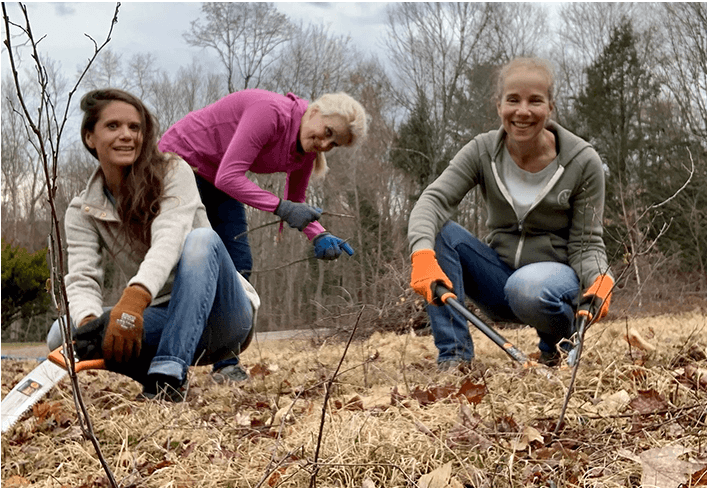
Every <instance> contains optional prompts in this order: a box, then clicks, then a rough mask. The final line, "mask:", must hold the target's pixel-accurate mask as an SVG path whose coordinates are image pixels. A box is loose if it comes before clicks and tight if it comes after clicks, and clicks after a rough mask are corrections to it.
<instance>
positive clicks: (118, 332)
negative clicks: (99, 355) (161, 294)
mask: <svg viewBox="0 0 709 489" xmlns="http://www.w3.org/2000/svg"><path fill="white" fill-rule="evenodd" d="M150 301H151V297H150V292H148V291H147V290H145V289H144V288H142V287H140V286H137V285H131V286H129V287H126V288H125V290H124V291H123V295H122V296H121V300H119V301H118V304H116V305H115V306H114V308H113V310H112V311H111V318H110V321H109V323H108V328H107V329H106V336H104V338H103V358H104V359H105V360H115V361H116V362H118V363H123V362H128V361H130V360H131V359H132V358H138V355H140V345H141V343H142V341H143V311H144V310H145V308H146V307H148V304H150Z"/></svg>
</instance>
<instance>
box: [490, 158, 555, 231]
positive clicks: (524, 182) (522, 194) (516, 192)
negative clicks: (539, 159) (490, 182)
mask: <svg viewBox="0 0 709 489" xmlns="http://www.w3.org/2000/svg"><path fill="white" fill-rule="evenodd" d="M558 168H559V163H558V162H557V158H554V160H553V161H552V162H551V163H549V164H548V165H547V166H546V168H544V169H543V170H542V171H538V172H536V173H531V172H528V171H526V170H523V169H521V168H520V167H519V166H517V163H515V162H514V160H513V159H512V156H511V155H510V152H509V150H508V149H507V148H506V147H505V148H504V150H503V152H502V176H501V178H502V182H503V183H504V184H505V186H506V187H507V190H509V192H510V195H511V196H512V204H513V206H514V209H515V213H516V214H517V217H522V216H524V215H525V213H526V212H527V211H528V210H529V208H530V207H531V206H532V204H533V203H534V199H536V197H537V195H539V193H540V192H541V191H542V190H543V189H544V187H545V186H546V184H547V183H549V180H551V178H552V177H553V176H554V173H555V172H556V170H557V169H558Z"/></svg>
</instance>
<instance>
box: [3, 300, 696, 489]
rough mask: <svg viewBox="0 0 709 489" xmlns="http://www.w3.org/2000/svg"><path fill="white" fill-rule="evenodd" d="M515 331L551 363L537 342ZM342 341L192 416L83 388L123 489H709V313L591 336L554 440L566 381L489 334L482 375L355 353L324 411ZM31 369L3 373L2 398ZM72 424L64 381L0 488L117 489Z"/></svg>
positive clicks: (41, 408) (6, 468) (92, 379)
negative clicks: (525, 361) (520, 359)
mask: <svg viewBox="0 0 709 489" xmlns="http://www.w3.org/2000/svg"><path fill="white" fill-rule="evenodd" d="M353 326H354V324H353ZM503 333H504V334H505V336H507V337H508V339H509V340H510V341H512V342H513V343H514V344H515V345H516V346H517V347H518V348H519V349H521V350H522V351H524V352H526V353H528V354H529V353H532V352H534V351H535V350H536V341H535V334H534V332H533V331H532V330H531V329H529V328H525V329H516V330H505V331H504V332H503ZM343 336H344V335H341V336H339V337H332V338H328V339H325V340H322V341H314V340H289V341H278V342H269V343H261V344H253V345H252V346H251V347H250V348H249V350H247V351H246V352H245V353H244V354H243V356H242V361H243V363H244V365H245V366H246V367H248V369H249V370H250V374H251V378H250V380H249V381H248V382H246V383H244V384H243V385H239V386H229V387H224V386H221V385H218V384H215V383H213V382H212V381H211V379H210V377H209V369H208V368H206V367H200V368H194V369H192V370H191V373H190V388H189V393H188V397H187V402H186V403H181V404H166V403H161V402H154V401H150V402H138V401H135V400H133V399H134V398H135V396H136V395H137V394H138V393H139V391H140V386H139V385H138V384H136V383H135V382H133V381H131V380H129V379H127V378H125V377H122V376H120V375H117V374H113V373H110V372H105V371H89V372H82V373H80V374H79V377H80V382H81V384H82V387H83V391H82V393H83V397H84V399H85V402H86V404H87V405H88V410H89V413H90V416H91V419H92V422H93V426H94V430H95V433H96V436H97V438H98V440H99V442H100V445H101V450H102V452H103V455H104V457H105V458H106V460H107V462H108V465H109V466H110V468H111V470H112V472H113V474H114V475H115V478H116V480H117V481H118V483H119V485H121V486H127V487H308V486H311V485H314V486H318V487H393V486H397V487H639V486H644V487H651V486H652V487H695V486H702V485H704V486H706V467H707V462H706V456H707V446H706V442H707V432H706V410H707V396H706V379H707V362H706V343H707V317H706V315H705V314H704V313H701V312H695V313H683V314H678V315H667V316H656V317H653V318H643V319H636V320H625V319H623V320H615V321H610V322H605V323H600V324H598V325H595V326H593V327H592V328H591V329H590V330H589V332H588V335H587V340H586V346H585V350H584V355H583V358H582V363H581V366H580V368H579V370H578V375H577V378H576V382H575V392H574V393H573V395H572V396H571V398H570V401H569V403H568V409H567V411H566V414H565V417H564V419H565V422H564V423H563V425H562V426H560V428H559V430H558V432H557V433H556V434H554V430H555V428H556V425H557V421H558V420H559V417H560V412H561V409H562V405H563V401H564V398H565V395H566V392H567V388H568V385H569V381H570V377H571V370H570V369H568V368H563V369H558V368H557V369H553V370H552V371H551V375H550V376H549V377H547V376H545V375H544V374H543V372H541V371H539V370H534V369H524V368H522V367H520V366H518V365H516V364H514V363H512V362H511V361H510V360H509V358H508V357H507V356H506V355H505V354H504V352H502V350H500V349H499V348H497V347H496V346H495V345H494V344H492V343H491V342H490V341H489V340H488V339H486V338H485V337H483V336H482V334H480V333H479V332H477V331H474V332H473V337H474V340H475V346H476V362H475V370H474V371H473V372H472V373H470V374H467V375H465V374H462V373H446V374H441V373H438V372H437V371H436V368H435V357H436V350H435V347H434V345H433V340H432V339H431V337H430V336H416V335H414V334H402V335H396V334H394V333H384V334H382V333H374V334H373V335H371V336H369V337H368V338H366V339H357V340H356V341H355V342H353V343H352V344H351V345H350V346H349V348H348V350H347V353H346V355H345V357H344V361H343V363H342V365H341V367H340V368H339V373H338V375H337V377H336V378H335V380H334V382H333V383H332V385H331V388H330V390H329V396H326V389H327V386H328V381H329V380H330V379H332V376H333V373H334V372H335V370H336V369H337V367H338V364H339V362H340V360H341V359H342V356H343V352H344V351H345V347H346V340H347V337H346V336H344V337H343ZM34 365H35V363H34V362H28V361H24V362H21V361H8V360H5V361H3V363H2V394H3V396H4V395H5V394H6V393H7V392H8V391H9V390H10V388H11V387H12V386H13V385H14V384H15V383H16V382H17V381H18V380H19V379H21V378H22V377H23V375H25V374H26V373H27V372H28V371H29V370H30V369H31V368H32V367H33V366H34ZM326 397H327V402H325V401H326ZM75 419H76V413H75V410H74V404H73V401H72V397H71V392H70V385H69V382H68V381H67V380H64V381H62V383H61V384H60V385H59V388H55V389H54V390H53V391H52V392H51V393H50V395H49V396H47V397H46V398H45V399H44V402H43V403H41V404H39V405H38V406H36V408H35V409H34V410H33V412H32V413H30V414H28V415H27V416H25V417H24V418H23V419H22V420H20V422H18V423H17V424H16V425H15V426H14V427H13V428H12V429H11V430H10V431H9V432H8V433H6V434H4V435H3V436H2V474H1V475H2V485H3V486H4V487H76V486H85V487H105V486H107V485H108V478H107V477H106V474H105V472H104V470H103V469H102V467H101V465H100V464H99V462H98V459H97V456H96V452H95V450H94V447H93V446H92V445H91V443H89V442H88V441H86V440H84V439H83V437H82V435H81V431H80V429H79V428H78V426H77V425H76V421H75ZM316 452H317V459H316Z"/></svg>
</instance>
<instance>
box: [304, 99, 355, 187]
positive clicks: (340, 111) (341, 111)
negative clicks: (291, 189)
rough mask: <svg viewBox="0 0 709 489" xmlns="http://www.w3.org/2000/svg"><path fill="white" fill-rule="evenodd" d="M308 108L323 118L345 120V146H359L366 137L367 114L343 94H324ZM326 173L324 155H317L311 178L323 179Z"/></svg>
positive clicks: (353, 100)
mask: <svg viewBox="0 0 709 489" xmlns="http://www.w3.org/2000/svg"><path fill="white" fill-rule="evenodd" d="M310 107H312V108H315V109H317V110H318V111H319V112H320V113H321V114H322V115H324V116H331V115H339V116H340V117H342V118H343V119H344V120H345V124H346V125H347V129H348V131H349V133H350V143H349V144H348V145H347V146H354V145H355V144H359V143H360V142H362V140H364V138H366V137H367V113H366V112H365V110H364V107H362V104H360V103H359V102H357V101H356V100H355V99H353V98H352V97H351V96H350V95H348V94H346V93H345V92H337V93H326V94H324V95H322V96H320V97H319V98H318V99H317V100H315V102H313V103H312V104H311V105H310ZM326 173H327V159H326V158H325V153H318V155H317V157H316V158H315V164H314V166H313V176H314V177H316V178H323V177H324V176H325V174H326Z"/></svg>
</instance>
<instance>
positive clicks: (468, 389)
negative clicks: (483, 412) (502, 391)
mask: <svg viewBox="0 0 709 489" xmlns="http://www.w3.org/2000/svg"><path fill="white" fill-rule="evenodd" d="M485 394H487V387H486V386H485V384H473V382H472V381H471V380H470V379H465V381H464V382H463V385H461V386H460V389H458V394H457V395H459V396H464V397H465V398H466V399H467V400H468V402H469V403H471V404H475V405H478V404H480V402H481V401H482V400H483V397H485Z"/></svg>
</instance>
